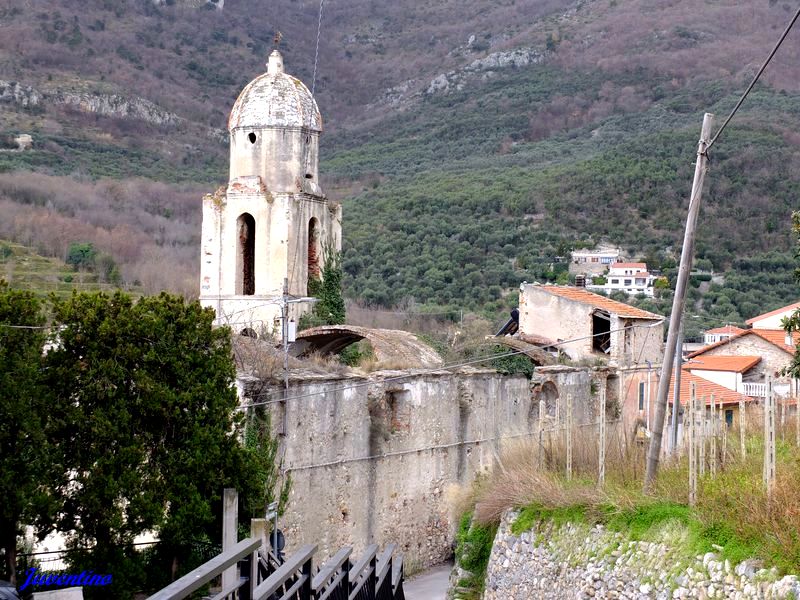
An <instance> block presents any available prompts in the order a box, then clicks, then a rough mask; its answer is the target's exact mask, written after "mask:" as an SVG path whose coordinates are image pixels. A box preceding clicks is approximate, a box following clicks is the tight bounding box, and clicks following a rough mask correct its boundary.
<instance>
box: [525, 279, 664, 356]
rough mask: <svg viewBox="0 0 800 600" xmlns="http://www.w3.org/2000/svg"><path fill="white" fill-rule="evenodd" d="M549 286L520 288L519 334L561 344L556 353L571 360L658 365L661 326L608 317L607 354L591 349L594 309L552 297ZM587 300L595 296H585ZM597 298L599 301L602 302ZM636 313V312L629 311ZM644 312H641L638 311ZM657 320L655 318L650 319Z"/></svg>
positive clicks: (573, 301)
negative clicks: (648, 362)
mask: <svg viewBox="0 0 800 600" xmlns="http://www.w3.org/2000/svg"><path fill="white" fill-rule="evenodd" d="M548 287H549V286H539V285H532V284H523V285H522V286H521V287H520V298H519V311H520V317H519V318H520V321H519V330H520V332H521V333H523V334H533V335H538V336H542V337H545V338H548V339H550V340H552V341H554V342H558V343H560V342H563V343H561V344H560V345H559V350H561V351H562V352H564V353H565V354H567V356H569V357H570V358H571V359H573V360H584V361H590V362H591V361H604V362H605V361H608V362H609V364H613V365H615V366H620V367H624V366H629V365H634V364H644V363H646V362H647V361H650V362H651V363H655V364H660V363H661V360H662V357H663V349H662V338H663V324H662V323H659V322H658V320H653V319H637V318H629V317H625V316H620V315H617V314H615V313H614V312H613V311H609V310H605V311H602V312H605V313H608V316H609V317H610V323H609V326H608V329H609V330H610V332H611V333H610V336H611V344H610V352H608V353H605V352H602V351H598V350H596V349H594V348H593V346H592V343H593V337H592V336H593V335H594V334H595V333H596V332H595V331H594V328H593V323H592V315H593V314H594V313H595V312H597V308H596V307H594V306H592V305H590V304H587V303H585V302H577V301H575V300H573V299H570V298H565V297H562V296H559V295H556V294H554V293H549V292H548V291H547V290H548ZM587 295H589V296H594V295H592V294H588V293H587ZM594 297H597V298H598V299H599V300H600V301H603V300H605V299H604V298H602V297H599V296H594ZM631 310H636V309H631ZM640 312H643V311H640ZM653 317H657V315H653Z"/></svg>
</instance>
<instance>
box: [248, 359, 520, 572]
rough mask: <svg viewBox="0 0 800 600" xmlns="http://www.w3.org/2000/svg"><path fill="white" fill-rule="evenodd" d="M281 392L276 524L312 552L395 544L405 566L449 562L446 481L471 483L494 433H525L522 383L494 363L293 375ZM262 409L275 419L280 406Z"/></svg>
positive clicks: (490, 453)
mask: <svg viewBox="0 0 800 600" xmlns="http://www.w3.org/2000/svg"><path fill="white" fill-rule="evenodd" d="M398 376H403V379H402V380H398V381H388V380H389V379H391V378H394V377H398ZM354 385H355V386H358V387H353V386H354ZM342 388H348V389H342ZM257 393H259V394H260V395H261V397H263V394H264V391H263V389H258V390H257ZM289 396H290V397H298V398H297V399H296V400H291V401H289V402H288V403H287V406H286V411H287V412H286V425H287V435H286V437H285V443H286V458H285V467H286V468H287V469H288V470H289V472H290V473H291V477H292V491H291V496H290V503H289V507H288V511H287V513H286V515H284V517H283V518H282V521H281V523H280V528H281V529H282V530H283V531H284V533H285V535H286V538H287V544H288V546H289V548H290V549H291V548H296V547H297V546H299V545H301V544H304V543H315V544H319V546H320V551H321V553H322V555H330V554H333V553H334V552H335V551H336V550H338V548H340V547H341V546H345V545H353V546H354V547H355V548H356V551H359V550H360V549H363V548H364V546H366V545H368V544H371V543H378V544H386V543H390V542H394V543H397V544H398V546H399V548H400V551H401V552H403V553H404V555H405V560H406V561H407V564H409V565H411V566H412V567H415V566H419V567H422V566H427V565H433V564H437V563H439V562H441V561H443V560H445V559H447V558H449V557H450V556H451V555H452V547H451V544H452V541H453V536H454V527H455V524H454V523H453V522H452V521H451V516H450V514H449V507H448V502H447V498H446V492H447V489H448V486H450V485H451V484H454V483H459V484H465V485H466V484H470V483H471V482H472V481H473V479H474V477H475V475H476V474H478V473H480V472H483V471H484V470H485V469H486V468H487V467H489V466H490V465H491V464H492V462H493V461H494V460H495V457H496V456H497V455H498V453H499V451H500V447H501V445H502V440H503V439H504V438H506V439H518V438H519V437H524V436H526V435H528V434H529V433H530V431H531V429H530V428H529V426H528V416H529V414H530V404H531V402H530V383H529V381H528V380H527V379H525V377H523V376H504V375H500V374H498V373H496V372H494V371H486V370H470V371H462V372H458V373H453V372H447V371H441V372H436V373H426V374H419V375H411V376H409V373H408V372H398V371H384V372H380V373H374V374H372V375H370V376H369V377H368V378H357V377H348V378H331V379H317V380H312V379H305V380H293V381H292V382H291V389H290V392H289ZM276 397H280V395H277V396H276ZM270 406H271V409H272V422H273V426H275V427H278V426H279V424H280V422H281V420H282V414H281V413H282V410H283V408H282V406H281V405H280V404H276V405H270ZM515 436H516V437H515Z"/></svg>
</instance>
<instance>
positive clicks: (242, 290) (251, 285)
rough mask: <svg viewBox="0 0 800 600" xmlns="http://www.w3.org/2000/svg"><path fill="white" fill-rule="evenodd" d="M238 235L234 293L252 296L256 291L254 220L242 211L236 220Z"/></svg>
mask: <svg viewBox="0 0 800 600" xmlns="http://www.w3.org/2000/svg"><path fill="white" fill-rule="evenodd" d="M236 225H237V227H236V231H237V235H238V236H239V244H238V251H237V252H236V293H237V294H239V295H240V296H252V295H253V294H255V293H256V264H255V263H256V261H255V257H256V220H255V219H254V218H253V216H252V215H250V214H248V213H244V214H243V215H241V216H240V217H239V218H238V219H237V221H236Z"/></svg>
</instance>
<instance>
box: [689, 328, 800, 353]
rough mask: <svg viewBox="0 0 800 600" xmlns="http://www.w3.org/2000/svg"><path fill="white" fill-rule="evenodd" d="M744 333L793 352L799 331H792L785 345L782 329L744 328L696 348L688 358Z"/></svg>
mask: <svg viewBox="0 0 800 600" xmlns="http://www.w3.org/2000/svg"><path fill="white" fill-rule="evenodd" d="M746 335H757V336H758V337H760V338H762V339H763V340H766V341H767V342H769V343H770V344H774V345H775V346H777V347H778V348H780V349H781V350H783V351H784V352H787V353H789V354H794V351H795V346H797V344H798V342H800V332H797V331H795V332H794V333H792V343H793V345H792V346H788V345H786V332H785V331H783V330H782V329H745V330H744V331H743V332H742V333H737V334H736V335H732V336H731V337H729V338H728V339H725V340H722V341H719V342H716V343H714V344H709V345H708V346H703V347H702V348H700V349H699V350H696V351H694V352H692V353H691V354H689V355H688V358H694V357H695V356H700V355H701V354H705V353H706V352H708V351H709V350H713V349H714V348H719V347H720V346H723V345H725V344H731V343H733V342H734V341H735V340H738V339H739V338H741V337H744V336H746Z"/></svg>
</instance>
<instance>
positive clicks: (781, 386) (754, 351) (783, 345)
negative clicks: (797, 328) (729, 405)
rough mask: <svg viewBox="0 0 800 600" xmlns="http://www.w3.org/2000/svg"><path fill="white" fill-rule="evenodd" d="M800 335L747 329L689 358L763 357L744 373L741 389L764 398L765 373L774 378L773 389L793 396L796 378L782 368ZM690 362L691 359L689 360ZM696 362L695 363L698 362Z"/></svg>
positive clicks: (789, 360) (692, 354)
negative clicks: (785, 372)
mask: <svg viewBox="0 0 800 600" xmlns="http://www.w3.org/2000/svg"><path fill="white" fill-rule="evenodd" d="M798 341H800V334H798V333H794V334H791V335H789V334H787V333H786V332H785V331H783V330H779V329H746V330H744V331H743V332H742V333H739V334H736V335H732V336H730V337H729V338H727V339H725V340H722V341H721V342H717V343H716V344H711V345H710V346H706V347H704V348H701V349H700V350H697V351H696V352H693V353H691V354H689V356H688V358H689V360H690V361H697V360H701V359H704V358H707V357H728V358H732V357H760V361H758V362H757V363H756V364H754V365H753V366H752V368H749V369H747V370H746V371H744V372H742V388H741V389H742V392H743V393H745V394H747V395H749V396H753V397H755V398H763V397H764V395H765V392H766V388H765V385H764V376H765V375H766V374H770V375H771V376H772V378H773V389H774V391H775V393H776V394H777V395H779V396H781V397H788V396H790V395H791V392H792V389H793V388H792V386H793V385H795V386H796V385H797V383H796V380H794V381H793V379H792V378H791V377H789V376H787V375H783V374H782V371H783V369H784V368H785V367H787V366H788V365H789V364H790V362H791V360H792V357H793V356H794V352H795V347H796V345H797V343H798ZM690 364H691V362H690ZM695 364H696V362H695Z"/></svg>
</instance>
